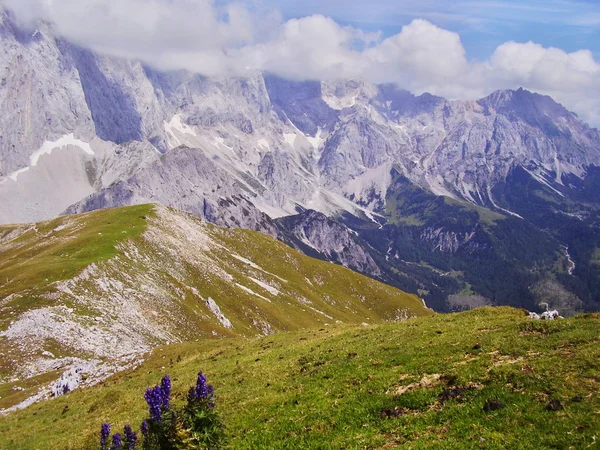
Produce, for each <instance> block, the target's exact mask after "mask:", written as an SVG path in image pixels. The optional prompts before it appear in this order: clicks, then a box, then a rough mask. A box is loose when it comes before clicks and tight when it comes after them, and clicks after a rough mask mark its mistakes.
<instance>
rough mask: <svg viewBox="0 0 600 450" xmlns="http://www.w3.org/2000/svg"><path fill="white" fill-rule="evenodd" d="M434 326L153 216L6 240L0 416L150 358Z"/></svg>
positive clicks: (267, 256) (137, 213)
mask: <svg viewBox="0 0 600 450" xmlns="http://www.w3.org/2000/svg"><path fill="white" fill-rule="evenodd" d="M431 314H433V313H432V312H431V311H429V310H427V309H426V308H425V307H424V305H423V303H422V301H421V300H420V299H419V298H417V297H416V296H413V295H409V294H405V293H403V292H401V291H399V290H397V289H394V288H392V287H389V286H386V285H383V284H381V283H378V282H376V281H374V280H372V279H369V278H367V277H364V276H361V275H359V274H356V273H354V272H352V271H350V270H347V269H345V268H343V267H339V266H336V265H333V264H330V263H326V262H322V261H317V260H314V259H311V258H308V257H306V256H304V255H302V254H300V253H299V252H297V251H295V250H292V249H290V248H289V247H287V246H286V245H284V244H282V243H280V242H278V241H276V240H275V239H272V238H270V237H268V236H265V235H262V234H260V233H256V232H252V231H247V230H228V229H223V228H219V227H216V226H214V225H211V224H208V223H206V222H203V221H201V220H200V219H198V218H196V217H193V216H191V215H189V214H185V213H182V212H179V211H175V210H172V209H168V208H164V207H161V206H154V205H142V206H135V207H127V208H117V209H111V210H102V211H96V212H93V213H88V214H83V215H77V216H67V217H61V218H58V219H55V220H52V221H49V222H44V223H39V224H33V225H14V226H2V227H0V409H3V408H10V407H13V406H15V405H17V404H19V403H20V402H23V401H24V400H26V399H30V398H32V396H35V395H41V394H43V392H45V391H44V390H43V389H42V390H41V391H40V389H41V388H43V387H47V386H49V384H50V383H51V382H54V381H56V380H57V379H58V377H59V376H61V374H63V373H64V372H65V371H66V370H67V369H69V368H80V369H81V370H82V376H81V378H82V380H81V382H82V384H83V385H89V384H93V383H94V382H96V381H98V380H101V379H104V378H106V376H107V375H109V374H111V373H114V372H115V371H117V370H121V369H123V368H126V367H133V366H135V365H136V364H138V363H139V362H140V361H141V359H142V358H143V355H145V354H147V353H148V352H149V351H151V350H152V349H153V348H155V347H157V346H159V345H165V344H173V343H180V342H186V341H196V340H207V339H210V340H214V339H217V338H223V337H234V336H244V337H254V336H264V335H270V334H272V333H274V332H276V331H292V330H301V329H307V328H319V327H322V326H325V325H326V324H335V323H338V322H343V323H358V324H361V323H368V324H373V323H377V322H383V321H398V320H404V319H407V318H410V317H415V316H422V315H431ZM71 387H72V386H71Z"/></svg>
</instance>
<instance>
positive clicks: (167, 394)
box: [160, 375, 171, 409]
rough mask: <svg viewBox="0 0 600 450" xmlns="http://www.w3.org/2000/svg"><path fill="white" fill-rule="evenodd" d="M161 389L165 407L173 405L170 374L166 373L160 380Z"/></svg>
mask: <svg viewBox="0 0 600 450" xmlns="http://www.w3.org/2000/svg"><path fill="white" fill-rule="evenodd" d="M160 389H161V391H162V406H163V408H164V409H169V408H170V407H171V378H170V377H169V375H165V376H164V377H163V379H162V380H161V382H160Z"/></svg>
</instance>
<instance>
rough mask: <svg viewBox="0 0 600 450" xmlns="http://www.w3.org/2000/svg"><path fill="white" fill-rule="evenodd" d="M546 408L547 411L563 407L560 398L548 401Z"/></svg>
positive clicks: (558, 409)
mask: <svg viewBox="0 0 600 450" xmlns="http://www.w3.org/2000/svg"><path fill="white" fill-rule="evenodd" d="M546 409H547V410H548V411H560V410H561V409H564V407H563V405H562V403H561V402H560V400H552V401H551V402H550V403H548V406H546Z"/></svg>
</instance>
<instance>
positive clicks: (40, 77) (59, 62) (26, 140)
mask: <svg viewBox="0 0 600 450" xmlns="http://www.w3.org/2000/svg"><path fill="white" fill-rule="evenodd" d="M40 27H41V29H40V30H22V29H20V28H18V27H17V25H16V24H15V23H14V22H13V21H12V19H11V16H10V15H9V14H8V13H6V12H4V13H2V12H0V36H1V42H0V46H1V48H2V51H0V109H1V110H2V111H3V113H2V114H0V130H2V132H1V133H0V149H1V151H2V158H0V176H6V175H8V174H10V173H12V172H14V171H16V170H18V169H21V168H23V167H26V166H28V165H29V157H30V154H31V153H33V152H34V151H35V150H37V149H38V148H40V147H41V146H42V144H43V143H44V141H46V140H49V141H53V140H55V139H57V138H59V137H61V136H63V135H65V134H68V133H71V132H74V131H77V132H78V133H80V134H83V135H85V136H86V137H88V138H91V137H92V135H93V125H92V118H91V114H90V111H89V109H88V108H87V105H86V102H85V93H84V90H83V87H82V85H81V79H80V77H79V73H78V72H77V70H76V69H75V68H74V67H72V66H70V65H69V64H68V63H67V62H66V60H65V57H64V56H63V54H62V53H61V52H60V50H59V49H58V47H57V45H56V43H55V41H54V39H53V38H52V37H51V32H52V31H51V29H50V28H49V27H48V26H40ZM40 93H43V95H40Z"/></svg>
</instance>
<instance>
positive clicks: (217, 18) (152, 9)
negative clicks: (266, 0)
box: [0, 0, 600, 125]
mask: <svg viewBox="0 0 600 450" xmlns="http://www.w3.org/2000/svg"><path fill="white" fill-rule="evenodd" d="M0 5H4V6H5V7H8V8H9V9H11V10H12V11H14V13H15V15H16V17H17V18H18V19H19V20H20V21H22V22H24V23H29V24H30V25H32V24H34V23H35V21H37V20H40V19H43V20H47V21H49V22H52V23H53V24H54V27H55V28H56V30H57V31H58V33H60V34H61V35H63V36H64V37H65V38H67V39H69V40H71V41H74V42H76V43H79V44H81V45H83V46H86V47H90V48H92V49H94V50H96V51H99V52H104V53H108V54H111V55H117V56H123V57H128V58H135V59H140V60H142V61H144V62H145V63H147V64H149V65H152V66H154V67H156V68H159V69H163V70H173V69H186V70H190V71H193V72H198V73H202V74H205V75H208V76H219V75H244V74H245V73H249V72H252V71H254V70H268V71H271V72H274V73H276V74H278V75H281V76H285V77H288V78H292V79H324V80H330V79H335V78H366V79H368V80H370V81H375V82H396V83H398V84H399V85H401V86H402V87H405V88H407V89H410V90H412V91H415V92H417V93H420V92H425V91H427V92H431V93H433V94H437V95H441V96H445V97H449V98H461V99H474V98H477V97H481V96H483V95H486V94H488V93H489V92H491V91H493V90H495V89H500V88H515V87H519V86H523V87H525V88H527V89H530V90H534V91H538V92H540V93H545V94H549V95H552V96H553V97H554V98H556V99H557V100H559V101H560V102H562V103H563V104H565V106H567V107H568V108H569V109H572V110H574V111H576V112H577V113H579V114H580V115H581V116H582V117H583V118H584V119H586V120H587V121H589V122H590V123H592V124H594V125H600V106H599V105H600V63H599V62H598V61H596V60H595V59H594V57H593V54H592V52H591V51H589V50H580V51H576V52H572V53H567V52H566V51H564V50H561V49H558V48H545V47H543V46H541V45H538V44H535V43H533V42H527V43H517V42H512V41H511V42H506V43H504V44H502V45H500V46H498V47H497V48H496V49H495V51H494V52H493V53H492V54H491V55H490V57H489V58H488V59H487V60H485V61H475V60H472V59H470V58H469V56H468V55H467V51H466V50H465V47H464V45H463V43H462V41H461V37H460V35H459V34H457V33H455V32H452V31H448V30H446V29H443V28H440V27H438V26H436V25H434V24H432V23H430V22H428V21H426V20H422V19H415V20H414V21H413V22H412V23H410V24H408V25H406V26H404V27H403V28H402V29H401V31H400V32H399V33H398V34H396V35H393V36H391V37H387V38H382V37H381V34H379V33H371V32H366V31H364V30H361V29H359V28H356V27H351V26H344V25H341V24H339V23H337V22H336V21H334V20H333V19H331V18H328V17H325V16H322V15H312V16H306V17H300V18H293V19H290V20H287V21H285V20H283V19H282V18H281V14H280V13H279V12H278V11H275V10H270V9H264V8H258V7H256V6H254V5H244V4H241V3H225V4H222V3H220V2H214V1H211V0H0Z"/></svg>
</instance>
